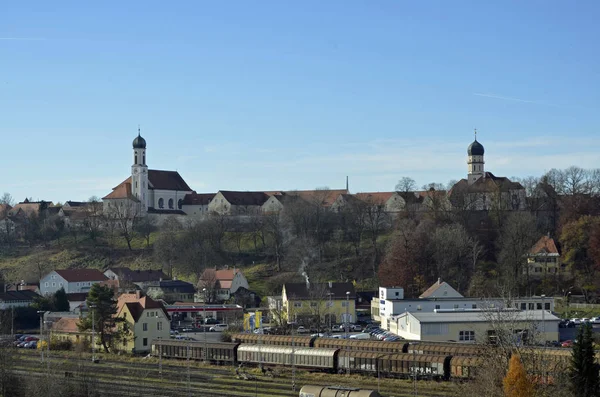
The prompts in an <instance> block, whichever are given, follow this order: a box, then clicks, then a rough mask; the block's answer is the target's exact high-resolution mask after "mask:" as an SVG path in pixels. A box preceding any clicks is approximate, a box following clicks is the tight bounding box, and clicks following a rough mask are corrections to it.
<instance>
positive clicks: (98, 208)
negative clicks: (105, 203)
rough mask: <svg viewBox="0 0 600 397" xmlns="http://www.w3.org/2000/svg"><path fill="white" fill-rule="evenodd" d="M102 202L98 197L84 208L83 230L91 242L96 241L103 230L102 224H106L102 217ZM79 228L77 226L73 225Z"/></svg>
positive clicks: (90, 200) (90, 199)
mask: <svg viewBox="0 0 600 397" xmlns="http://www.w3.org/2000/svg"><path fill="white" fill-rule="evenodd" d="M102 210H103V208H102V202H101V201H100V200H99V199H98V197H96V196H92V197H90V198H89V199H88V202H87V203H86V205H85V206H84V207H83V212H84V218H83V225H82V226H83V228H85V230H86V231H87V232H88V235H89V237H90V239H91V240H93V241H96V238H98V236H99V235H100V231H101V230H102V224H103V223H104V222H105V219H104V217H103V216H102ZM73 226H74V227H77V225H73Z"/></svg>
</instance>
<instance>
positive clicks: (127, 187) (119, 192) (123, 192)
mask: <svg viewBox="0 0 600 397" xmlns="http://www.w3.org/2000/svg"><path fill="white" fill-rule="evenodd" d="M106 199H129V200H133V201H139V200H138V199H137V197H135V196H134V195H133V193H131V178H127V179H126V180H125V181H124V182H121V183H120V184H119V185H117V186H116V187H115V188H113V191H112V192H110V193H109V194H107V195H106V196H104V197H102V200H106Z"/></svg>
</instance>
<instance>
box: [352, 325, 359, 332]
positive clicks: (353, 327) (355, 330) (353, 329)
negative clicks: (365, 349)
mask: <svg viewBox="0 0 600 397" xmlns="http://www.w3.org/2000/svg"><path fill="white" fill-rule="evenodd" d="M350 331H353V332H360V331H362V327H361V326H360V325H358V324H350Z"/></svg>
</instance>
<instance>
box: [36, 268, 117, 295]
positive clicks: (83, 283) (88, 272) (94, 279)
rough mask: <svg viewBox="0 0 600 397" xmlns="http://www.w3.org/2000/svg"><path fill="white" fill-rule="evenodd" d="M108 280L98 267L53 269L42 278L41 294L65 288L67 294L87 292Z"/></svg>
mask: <svg viewBox="0 0 600 397" xmlns="http://www.w3.org/2000/svg"><path fill="white" fill-rule="evenodd" d="M105 280H108V278H107V277H106V276H105V275H104V274H102V272H101V271H99V270H96V269H63V270H53V271H51V272H50V273H48V274H46V275H45V276H44V277H42V279H41V280H40V294H41V295H49V294H53V293H55V292H56V291H58V290H59V289H61V288H64V290H65V292H66V293H67V294H76V293H87V292H89V291H90V288H92V285H94V284H96V283H99V282H101V281H105Z"/></svg>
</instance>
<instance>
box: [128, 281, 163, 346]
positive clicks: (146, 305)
mask: <svg viewBox="0 0 600 397" xmlns="http://www.w3.org/2000/svg"><path fill="white" fill-rule="evenodd" d="M116 317H118V318H122V319H124V323H121V324H120V325H119V326H120V327H121V329H123V327H125V330H126V331H127V335H126V336H125V337H124V338H123V340H122V341H119V342H118V343H116V345H117V348H118V349H119V350H125V351H128V352H132V353H148V352H150V350H151V349H152V341H153V340H155V339H169V330H170V321H171V320H170V317H169V314H168V313H167V310H166V309H165V307H164V306H163V305H162V304H161V303H160V302H157V301H155V300H153V299H152V298H150V297H148V296H142V295H141V294H140V292H139V291H138V292H137V293H134V294H122V295H121V296H119V299H118V300H117V314H116Z"/></svg>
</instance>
